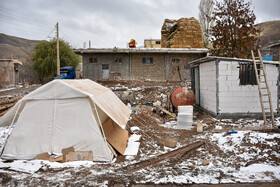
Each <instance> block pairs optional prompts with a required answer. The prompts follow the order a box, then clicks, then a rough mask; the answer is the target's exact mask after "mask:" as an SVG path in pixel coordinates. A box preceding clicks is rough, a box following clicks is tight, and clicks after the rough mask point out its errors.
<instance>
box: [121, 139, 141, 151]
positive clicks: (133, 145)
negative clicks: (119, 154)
mask: <svg viewBox="0 0 280 187" xmlns="http://www.w3.org/2000/svg"><path fill="white" fill-rule="evenodd" d="M139 146H140V142H135V141H133V139H131V138H129V140H128V144H127V147H126V149H125V152H124V155H137V153H138V150H139Z"/></svg>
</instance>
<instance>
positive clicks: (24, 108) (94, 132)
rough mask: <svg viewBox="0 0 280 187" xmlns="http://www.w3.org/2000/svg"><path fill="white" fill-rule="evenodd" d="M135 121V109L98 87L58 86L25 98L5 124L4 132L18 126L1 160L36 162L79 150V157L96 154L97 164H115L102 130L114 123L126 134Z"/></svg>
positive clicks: (75, 82)
mask: <svg viewBox="0 0 280 187" xmlns="http://www.w3.org/2000/svg"><path fill="white" fill-rule="evenodd" d="M129 116H130V110H129V108H128V107H126V106H125V105H124V104H123V103H122V102H121V100H120V99H119V98H118V97H117V96H116V95H115V94H114V93H113V92H112V91H111V90H110V89H108V88H106V87H104V86H102V85H100V84H98V83H96V82H94V81H91V80H87V79H83V80H54V81H52V82H49V83H48V84H45V85H43V86H41V87H40V88H38V89H36V90H35V91H33V92H31V93H30V94H28V95H26V96H25V97H23V98H22V99H21V100H20V101H19V102H18V103H17V104H16V105H15V106H14V107H13V108H12V109H11V110H9V111H8V112H7V113H6V114H5V115H4V116H3V117H2V118H1V119H0V125H1V126H7V125H14V128H13V130H12V132H11V134H10V136H9V138H8V139H7V141H6V144H5V147H4V150H3V153H2V156H1V157H2V158H3V159H34V158H35V157H36V155H37V154H40V153H44V152H49V153H61V150H62V149H63V148H67V147H71V146H73V147H74V149H75V151H90V150H92V151H93V160H94V161H111V160H112V159H113V153H114V151H113V149H112V147H111V146H110V145H109V143H108V142H107V140H106V137H105V135H104V131H103V128H102V124H103V123H105V121H107V120H108V119H111V120H113V121H114V123H115V124H117V125H118V126H119V127H121V128H120V129H124V128H125V125H126V123H127V121H128V118H129ZM124 131H125V130H124ZM120 136H121V135H120ZM121 138H122V137H120V139H121ZM122 141H126V140H122Z"/></svg>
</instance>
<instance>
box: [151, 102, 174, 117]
mask: <svg viewBox="0 0 280 187" xmlns="http://www.w3.org/2000/svg"><path fill="white" fill-rule="evenodd" d="M154 106H155V105H154ZM155 107H156V108H158V109H160V110H161V111H163V112H164V113H166V114H168V115H170V116H172V117H173V118H176V114H173V113H171V112H169V111H167V110H166V109H164V108H163V107H161V106H155Z"/></svg>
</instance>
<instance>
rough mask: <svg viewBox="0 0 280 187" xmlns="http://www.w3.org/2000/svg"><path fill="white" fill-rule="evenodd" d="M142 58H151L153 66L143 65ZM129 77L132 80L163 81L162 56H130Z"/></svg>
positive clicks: (163, 62)
mask: <svg viewBox="0 0 280 187" xmlns="http://www.w3.org/2000/svg"><path fill="white" fill-rule="evenodd" d="M143 57H153V64H143V62H142V58H143ZM131 75H132V79H145V80H149V79H150V80H165V56H164V54H152V53H151V54H132V55H131Z"/></svg>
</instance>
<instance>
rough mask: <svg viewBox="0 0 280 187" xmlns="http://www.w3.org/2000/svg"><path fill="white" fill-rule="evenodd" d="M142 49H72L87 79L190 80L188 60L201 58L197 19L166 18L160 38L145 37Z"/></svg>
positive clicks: (200, 36)
mask: <svg viewBox="0 0 280 187" xmlns="http://www.w3.org/2000/svg"><path fill="white" fill-rule="evenodd" d="M144 43H145V48H116V47H115V48H88V49H76V50H74V51H75V53H76V54H78V55H81V56H82V57H83V77H84V78H87V79H91V80H106V79H126V80H134V79H145V80H171V81H179V80H186V79H187V80H190V78H191V77H190V66H189V62H190V61H193V60H195V59H198V58H202V57H205V56H206V54H207V52H208V50H207V49H206V48H204V45H203V39H202V32H201V28H200V24H199V21H198V20H196V19H195V18H181V19H179V20H169V19H166V20H165V21H164V23H163V26H162V28H161V40H152V39H150V40H145V41H144Z"/></svg>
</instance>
